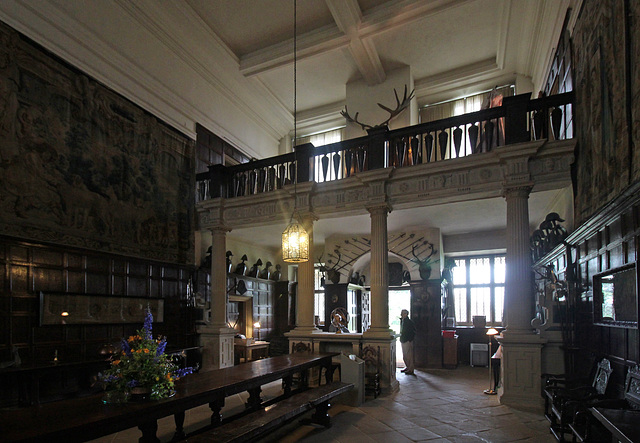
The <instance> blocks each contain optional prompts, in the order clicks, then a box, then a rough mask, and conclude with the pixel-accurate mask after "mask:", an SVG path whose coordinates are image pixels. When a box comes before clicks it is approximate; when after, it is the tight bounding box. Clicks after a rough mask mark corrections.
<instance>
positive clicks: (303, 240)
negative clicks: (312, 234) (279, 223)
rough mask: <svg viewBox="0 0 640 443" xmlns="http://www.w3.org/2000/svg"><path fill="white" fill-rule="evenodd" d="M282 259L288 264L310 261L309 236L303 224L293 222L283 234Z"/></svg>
mask: <svg viewBox="0 0 640 443" xmlns="http://www.w3.org/2000/svg"><path fill="white" fill-rule="evenodd" d="M282 259H283V260H284V261H286V262H288V263H301V262H305V261H308V260H309V234H307V231H306V230H305V229H304V228H303V227H302V225H301V224H299V223H295V222H293V217H291V222H289V225H288V226H287V228H286V229H285V230H284V232H283V233H282Z"/></svg>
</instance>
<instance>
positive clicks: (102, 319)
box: [40, 292, 164, 326]
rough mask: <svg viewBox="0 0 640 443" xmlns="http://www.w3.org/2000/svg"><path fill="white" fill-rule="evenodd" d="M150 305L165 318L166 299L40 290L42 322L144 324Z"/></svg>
mask: <svg viewBox="0 0 640 443" xmlns="http://www.w3.org/2000/svg"><path fill="white" fill-rule="evenodd" d="M147 307H149V309H151V313H152V314H153V319H154V322H159V323H162V322H163V321H164V299H162V298H148V297H126V296H122V297H120V296H111V295H91V294H59V293H44V292H40V325H41V326H44V325H83V324H121V323H143V322H144V317H145V313H146V310H147Z"/></svg>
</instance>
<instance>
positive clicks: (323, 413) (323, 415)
mask: <svg viewBox="0 0 640 443" xmlns="http://www.w3.org/2000/svg"><path fill="white" fill-rule="evenodd" d="M330 407H331V405H330V404H329V402H328V401H325V402H322V403H320V404H319V405H318V406H316V412H315V413H314V414H313V415H312V416H311V422H312V423H318V424H319V425H322V426H324V427H327V428H330V427H331V417H329V408H330Z"/></svg>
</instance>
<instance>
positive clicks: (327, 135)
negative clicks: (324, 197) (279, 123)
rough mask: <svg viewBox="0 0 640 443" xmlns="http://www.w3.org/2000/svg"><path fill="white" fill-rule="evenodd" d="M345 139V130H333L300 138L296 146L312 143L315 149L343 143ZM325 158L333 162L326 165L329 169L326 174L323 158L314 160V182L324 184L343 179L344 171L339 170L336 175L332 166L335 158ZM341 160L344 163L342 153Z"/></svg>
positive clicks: (317, 157) (318, 157) (319, 157)
mask: <svg viewBox="0 0 640 443" xmlns="http://www.w3.org/2000/svg"><path fill="white" fill-rule="evenodd" d="M343 138H344V128H338V129H332V130H330V131H325V132H319V133H316V134H312V135H308V136H305V137H298V139H297V140H296V146H297V145H301V144H303V143H312V144H313V146H315V147H318V146H324V145H330V144H333V143H338V142H341V141H342V139H343ZM325 157H326V158H330V159H331V161H328V162H327V164H326V167H327V170H326V173H325V171H324V167H323V165H322V158H323V156H316V157H315V159H314V167H313V170H314V180H315V181H316V182H317V183H322V182H324V181H332V180H337V179H340V178H343V177H342V171H341V170H338V172H337V174H336V171H335V169H334V166H332V165H333V156H330V155H327V156H325ZM340 159H341V160H340V161H341V162H343V159H342V153H340ZM325 161H326V160H325ZM325 174H326V175H325Z"/></svg>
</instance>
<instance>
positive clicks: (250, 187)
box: [196, 92, 573, 201]
mask: <svg viewBox="0 0 640 443" xmlns="http://www.w3.org/2000/svg"><path fill="white" fill-rule="evenodd" d="M529 96H530V94H522V95H516V96H514V97H506V98H504V99H503V102H502V106H499V107H495V108H490V109H485V110H482V111H477V112H472V113H469V114H464V115H460V116H456V117H450V118H446V119H442V120H437V121H433V122H428V123H423V124H420V125H415V126H409V127H406V128H400V129H396V130H393V131H390V130H388V128H386V127H383V128H375V129H373V130H370V131H369V134H368V135H366V136H364V137H360V138H355V139H350V140H344V141H341V142H338V143H332V144H330V145H325V146H318V147H314V146H313V145H312V144H311V143H307V144H304V145H299V146H296V148H295V153H289V154H284V155H279V156H277V157H270V158H266V159H263V160H257V161H252V162H249V163H243V164H240V165H235V166H229V167H226V166H223V165H213V166H210V167H209V171H207V172H204V173H200V174H197V176H196V181H197V190H196V196H197V199H198V201H202V200H207V199H209V198H217V197H224V198H233V197H240V196H245V195H254V194H260V193H264V192H271V191H274V190H276V189H281V188H282V187H283V186H285V185H287V184H292V183H294V181H295V180H296V179H297V180H298V183H300V182H306V181H312V180H315V181H316V182H324V181H332V180H341V179H344V178H347V177H350V176H352V175H354V174H358V173H360V172H363V171H369V170H374V169H380V168H389V167H396V168H403V167H410V166H413V165H418V164H424V163H433V162H440V161H449V160H454V159H456V158H460V157H466V156H470V155H482V154H483V153H487V152H490V151H491V150H492V149H494V148H496V147H498V146H505V145H510V144H514V143H520V142H527V141H532V140H539V139H553V140H563V139H568V138H572V137H573V118H572V104H573V92H567V93H563V94H558V95H553V96H550V97H544V98H539V99H535V100H530V99H529Z"/></svg>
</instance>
